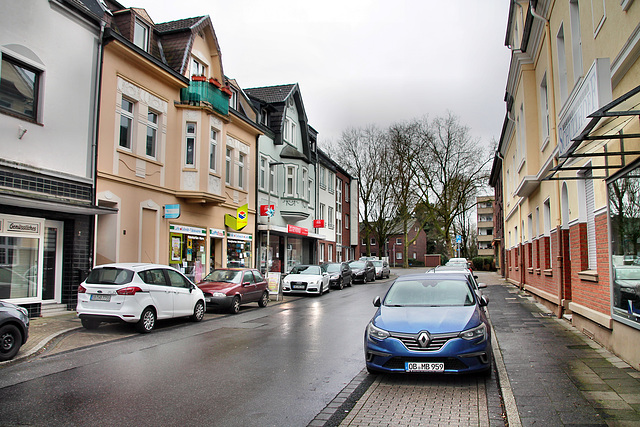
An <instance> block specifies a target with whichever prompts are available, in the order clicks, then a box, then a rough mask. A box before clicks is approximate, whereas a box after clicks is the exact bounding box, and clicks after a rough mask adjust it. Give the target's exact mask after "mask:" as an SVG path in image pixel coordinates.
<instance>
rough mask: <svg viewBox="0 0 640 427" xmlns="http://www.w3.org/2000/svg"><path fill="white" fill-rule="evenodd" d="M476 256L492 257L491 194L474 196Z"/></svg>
mask: <svg viewBox="0 0 640 427" xmlns="http://www.w3.org/2000/svg"><path fill="white" fill-rule="evenodd" d="M476 227H477V233H478V256H482V257H493V256H494V250H493V196H479V197H476Z"/></svg>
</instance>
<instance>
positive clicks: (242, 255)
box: [227, 233, 252, 268]
mask: <svg viewBox="0 0 640 427" xmlns="http://www.w3.org/2000/svg"><path fill="white" fill-rule="evenodd" d="M250 237H251V236H248V235H244V234H235V233H229V238H228V239H227V267H240V268H250V267H251V266H252V264H251V240H248V239H249V238H250ZM245 238H246V239H247V240H245Z"/></svg>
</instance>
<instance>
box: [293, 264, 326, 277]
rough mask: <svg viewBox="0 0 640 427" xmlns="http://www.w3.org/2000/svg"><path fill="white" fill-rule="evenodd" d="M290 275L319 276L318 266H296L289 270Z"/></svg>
mask: <svg viewBox="0 0 640 427" xmlns="http://www.w3.org/2000/svg"><path fill="white" fill-rule="evenodd" d="M291 274H315V275H318V276H319V275H321V274H322V273H321V272H320V266H319V265H296V266H295V267H293V268H292V269H291Z"/></svg>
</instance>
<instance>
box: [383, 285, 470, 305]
mask: <svg viewBox="0 0 640 427" xmlns="http://www.w3.org/2000/svg"><path fill="white" fill-rule="evenodd" d="M473 304H474V300H473V295H472V292H471V289H469V286H468V285H467V283H466V282H464V281H461V280H446V279H440V280H424V279H421V280H403V281H397V282H395V283H394V284H393V286H391V289H389V292H388V293H387V296H386V297H385V299H384V305H385V306H391V307H405V306H412V307H455V306H464V305H473Z"/></svg>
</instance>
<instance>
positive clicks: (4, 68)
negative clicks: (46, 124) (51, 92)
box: [0, 54, 42, 121]
mask: <svg viewBox="0 0 640 427" xmlns="http://www.w3.org/2000/svg"><path fill="white" fill-rule="evenodd" d="M41 74H42V72H41V71H38V70H36V69H35V68H32V67H29V66H27V65H25V64H23V63H21V62H19V61H16V60H15V59H13V58H11V57H9V56H8V55H6V54H2V62H1V63H0V82H1V84H0V110H4V111H7V112H11V113H15V114H18V115H19V116H23V117H25V118H27V119H31V120H34V121H36V120H37V119H38V102H39V96H40V76H41Z"/></svg>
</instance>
